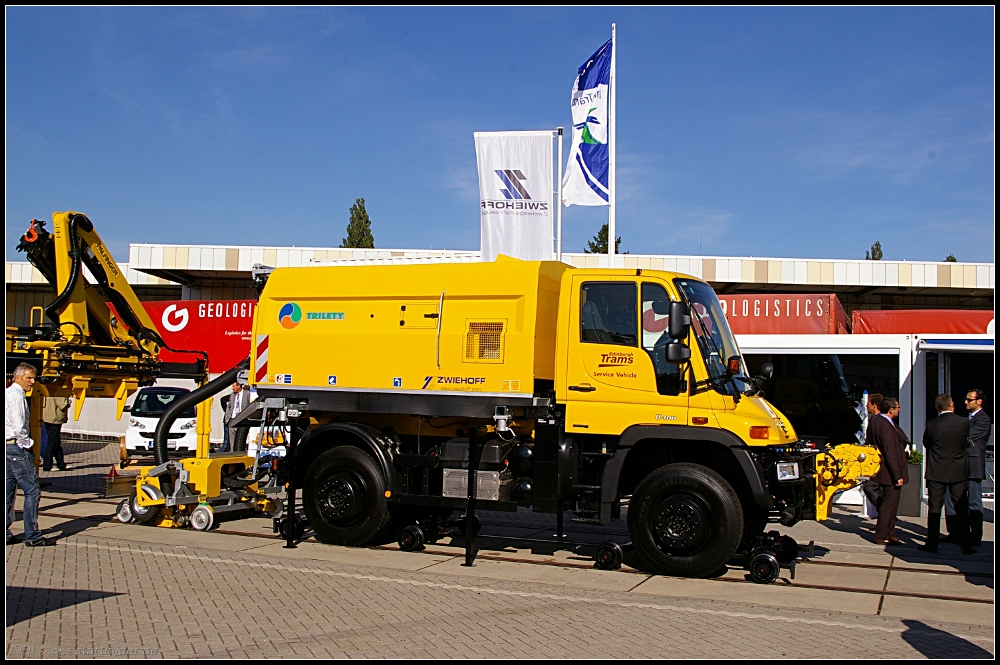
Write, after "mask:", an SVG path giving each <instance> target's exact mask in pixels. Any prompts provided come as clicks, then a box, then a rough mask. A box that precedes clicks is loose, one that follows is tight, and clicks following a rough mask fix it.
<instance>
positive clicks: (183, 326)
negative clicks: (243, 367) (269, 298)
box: [142, 300, 257, 374]
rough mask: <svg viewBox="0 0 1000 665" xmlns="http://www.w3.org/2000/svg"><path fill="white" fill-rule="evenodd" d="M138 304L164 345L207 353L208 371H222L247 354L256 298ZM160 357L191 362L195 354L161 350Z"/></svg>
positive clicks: (162, 301) (157, 301) (213, 372)
mask: <svg viewBox="0 0 1000 665" xmlns="http://www.w3.org/2000/svg"><path fill="white" fill-rule="evenodd" d="M142 304H143V306H144V307H145V308H146V312H147V313H148V314H149V318H151V319H153V323H155V324H156V327H157V329H158V330H159V331H160V335H161V336H162V337H163V341H165V342H166V343H167V345H168V346H170V347H171V348H173V349H188V350H192V351H204V352H206V353H208V367H209V371H210V372H211V373H212V374H218V373H220V372H225V371H226V370H228V369H230V368H231V367H232V366H233V365H235V364H236V363H238V362H239V361H241V360H243V359H244V358H246V357H247V356H248V355H249V354H250V334H251V331H252V330H253V312H254V309H255V308H256V307H257V301H256V300H154V301H149V302H144V303H142ZM160 359H161V360H165V361H167V362H192V361H193V360H195V356H192V355H191V354H190V353H173V352H171V351H163V352H162V353H161V354H160Z"/></svg>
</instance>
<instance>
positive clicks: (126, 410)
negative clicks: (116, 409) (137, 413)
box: [122, 405, 132, 413]
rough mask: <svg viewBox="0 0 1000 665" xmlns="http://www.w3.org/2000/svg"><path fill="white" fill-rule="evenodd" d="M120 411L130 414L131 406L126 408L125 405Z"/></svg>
mask: <svg viewBox="0 0 1000 665" xmlns="http://www.w3.org/2000/svg"><path fill="white" fill-rule="evenodd" d="M122 411H123V412H124V413H131V412H132V407H131V406H128V405H126V406H125V408H124V409H122Z"/></svg>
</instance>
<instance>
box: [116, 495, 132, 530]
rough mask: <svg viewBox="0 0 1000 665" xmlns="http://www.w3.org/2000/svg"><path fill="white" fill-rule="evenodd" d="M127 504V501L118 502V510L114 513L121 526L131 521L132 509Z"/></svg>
mask: <svg viewBox="0 0 1000 665" xmlns="http://www.w3.org/2000/svg"><path fill="white" fill-rule="evenodd" d="M129 503H130V502H129V500H128V499H122V500H121V501H119V502H118V510H116V511H115V517H116V518H117V519H118V521H119V522H121V523H122V524H128V523H129V522H131V521H132V507H131V506H130V505H129Z"/></svg>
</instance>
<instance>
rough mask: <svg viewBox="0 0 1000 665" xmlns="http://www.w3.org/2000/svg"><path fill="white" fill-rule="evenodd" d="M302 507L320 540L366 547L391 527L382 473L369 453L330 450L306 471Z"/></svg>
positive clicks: (342, 448)
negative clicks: (366, 544) (385, 529)
mask: <svg viewBox="0 0 1000 665" xmlns="http://www.w3.org/2000/svg"><path fill="white" fill-rule="evenodd" d="M302 507H303V508H304V509H305V512H306V517H307V518H308V519H309V525H310V526H311V527H312V529H313V532H314V533H315V534H316V538H317V539H318V540H321V541H323V542H324V543H330V544H332V545H364V544H365V543H367V542H368V541H370V540H371V539H372V538H374V537H375V536H376V535H378V534H379V533H380V532H381V531H382V530H383V529H384V528H385V527H386V526H387V525H388V524H389V510H388V506H387V505H386V498H385V479H384V478H383V476H382V470H381V469H380V468H379V466H378V464H377V463H376V462H375V460H374V459H372V458H371V456H370V455H368V454H367V453H365V452H363V451H361V450H359V449H357V448H354V447H351V446H342V447H340V448H334V449H333V450H328V451H326V452H325V453H323V454H322V455H320V456H319V457H318V458H316V461H315V462H313V463H312V465H311V466H310V467H309V469H308V470H307V471H306V475H305V483H304V486H303V488H302Z"/></svg>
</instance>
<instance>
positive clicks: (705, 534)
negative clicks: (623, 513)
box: [628, 464, 743, 577]
mask: <svg viewBox="0 0 1000 665" xmlns="http://www.w3.org/2000/svg"><path fill="white" fill-rule="evenodd" d="M628 530H629V534H630V535H631V536H632V543H633V544H634V545H635V549H636V551H638V552H639V555H640V556H641V557H642V558H643V560H644V561H645V562H646V563H647V564H648V565H649V566H650V567H651V568H652V569H653V570H655V571H656V572H658V573H662V574H665V575H678V576H684V577H707V576H709V575H712V574H713V573H715V572H716V571H717V570H719V568H720V566H723V565H724V564H725V563H726V561H728V560H729V559H730V558H731V557H732V556H733V553H734V552H735V551H736V547H737V546H738V545H739V543H740V538H741V536H742V535H743V511H742V509H741V507H740V500H739V498H738V497H737V496H736V492H735V491H734V490H733V488H732V486H731V485H730V484H729V483H728V482H726V480H725V478H723V477H722V476H720V475H719V474H718V473H716V472H715V471H712V470H711V469H708V468H706V467H703V466H700V465H697V464H668V465H667V466H664V467H661V468H659V469H657V470H656V471H654V472H653V473H651V474H649V475H648V476H646V478H645V479H644V480H643V481H642V482H641V483H639V487H637V488H636V490H635V493H634V494H633V495H632V500H631V501H630V502H629V510H628Z"/></svg>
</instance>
